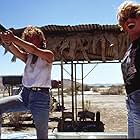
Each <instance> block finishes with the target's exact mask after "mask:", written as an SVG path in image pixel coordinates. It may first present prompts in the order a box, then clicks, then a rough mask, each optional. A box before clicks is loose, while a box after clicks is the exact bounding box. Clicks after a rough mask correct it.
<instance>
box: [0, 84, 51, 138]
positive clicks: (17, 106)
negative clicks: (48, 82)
mask: <svg viewBox="0 0 140 140" xmlns="http://www.w3.org/2000/svg"><path fill="white" fill-rule="evenodd" d="M49 104H50V95H49V93H46V91H45V92H40V91H32V90H30V89H27V88H25V87H24V88H23V90H22V91H21V92H20V93H19V94H18V95H13V96H9V97H4V98H1V99H0V113H1V114H2V113H6V112H19V111H29V110H30V111H31V113H32V116H33V121H34V123H35V128H36V133H37V139H48V119H49Z"/></svg>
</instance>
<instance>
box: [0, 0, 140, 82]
mask: <svg viewBox="0 0 140 140" xmlns="http://www.w3.org/2000/svg"><path fill="white" fill-rule="evenodd" d="M123 1H124V0H1V1H0V2H1V14H0V22H1V24H3V25H4V26H5V27H7V28H15V29H16V28H23V27H26V26H28V25H35V26H46V25H79V24H101V25H106V24H109V25H110V24H111V25H112V24H117V20H116V11H117V7H118V6H119V5H120V4H121V3H122V2H123ZM137 2H140V0H137ZM3 54H4V49H3V47H0V64H1V68H0V75H21V74H22V73H23V69H24V64H23V63H22V62H21V61H20V60H17V62H16V63H11V62H10V60H11V58H12V55H11V54H10V53H7V54H6V55H3ZM94 66H95V65H94V64H90V65H84V77H85V76H86V75H87V74H88V73H89V72H90V71H91V70H92V69H93V68H94ZM77 67H79V68H77V70H78V72H77V78H78V79H80V78H81V69H80V66H77ZM64 68H65V69H66V71H67V72H66V71H64V79H70V75H69V74H68V73H70V66H67V65H66V66H64ZM60 71H61V69H60V66H56V65H54V66H53V70H52V79H55V80H59V79H61V72H60ZM84 83H87V84H95V83H102V84H107V83H112V84H115V83H123V79H122V73H121V67H120V63H115V64H113V63H105V64H98V65H97V66H96V67H95V68H94V70H93V71H92V72H91V73H90V74H89V75H88V76H86V77H85V79H84Z"/></svg>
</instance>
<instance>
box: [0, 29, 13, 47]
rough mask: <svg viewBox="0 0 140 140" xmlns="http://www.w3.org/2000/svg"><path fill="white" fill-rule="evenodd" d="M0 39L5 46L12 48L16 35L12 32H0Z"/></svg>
mask: <svg viewBox="0 0 140 140" xmlns="http://www.w3.org/2000/svg"><path fill="white" fill-rule="evenodd" d="M0 38H1V39H2V42H3V43H4V44H5V45H7V46H10V45H11V44H12V42H13V40H14V34H13V32H12V31H11V30H7V31H6V32H0Z"/></svg>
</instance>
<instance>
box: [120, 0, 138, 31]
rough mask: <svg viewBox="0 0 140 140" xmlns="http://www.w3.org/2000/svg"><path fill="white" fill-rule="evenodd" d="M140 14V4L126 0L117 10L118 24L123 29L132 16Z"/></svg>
mask: <svg viewBox="0 0 140 140" xmlns="http://www.w3.org/2000/svg"><path fill="white" fill-rule="evenodd" d="M138 15H140V4H138V3H136V2H133V1H130V0H126V1H124V2H123V3H122V4H121V5H120V6H119V7H118V11H117V20H118V25H119V26H120V28H121V30H123V25H124V23H125V21H126V20H127V19H128V18H129V17H130V16H138Z"/></svg>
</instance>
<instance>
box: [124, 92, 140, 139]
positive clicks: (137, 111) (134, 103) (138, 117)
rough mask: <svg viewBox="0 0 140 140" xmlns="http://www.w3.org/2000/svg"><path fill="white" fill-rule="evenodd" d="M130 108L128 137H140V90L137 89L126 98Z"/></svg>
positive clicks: (128, 108)
mask: <svg viewBox="0 0 140 140" xmlns="http://www.w3.org/2000/svg"><path fill="white" fill-rule="evenodd" d="M126 105H127V110H128V138H129V139H135V138H136V139H140V90H137V91H135V92H133V93H131V94H130V95H128V97H127V99H126Z"/></svg>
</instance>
